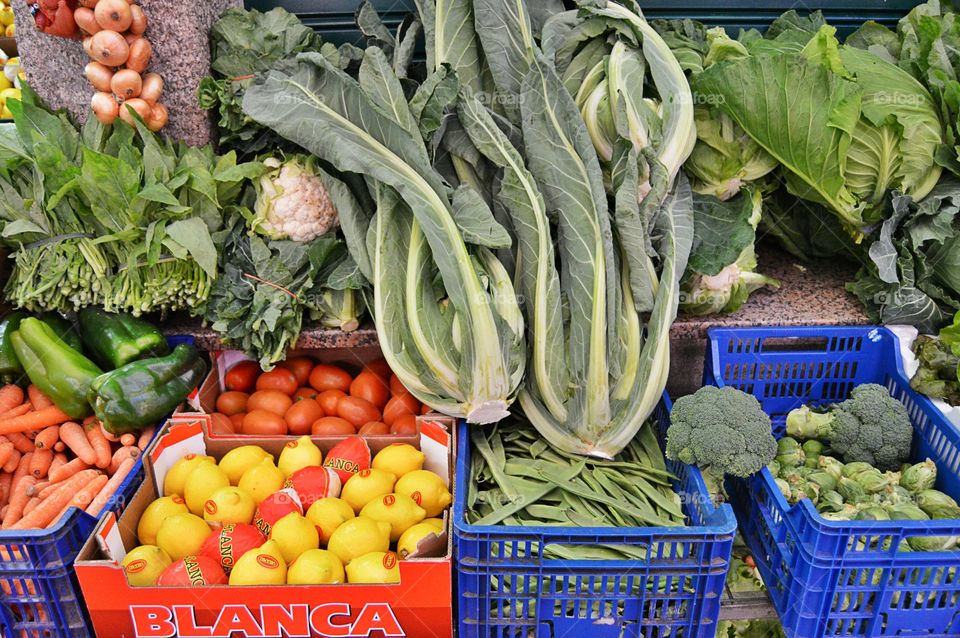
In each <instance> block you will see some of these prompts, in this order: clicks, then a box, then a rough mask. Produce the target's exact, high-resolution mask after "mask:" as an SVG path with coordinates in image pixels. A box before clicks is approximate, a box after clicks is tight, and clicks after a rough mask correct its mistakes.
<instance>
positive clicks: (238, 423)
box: [230, 412, 247, 432]
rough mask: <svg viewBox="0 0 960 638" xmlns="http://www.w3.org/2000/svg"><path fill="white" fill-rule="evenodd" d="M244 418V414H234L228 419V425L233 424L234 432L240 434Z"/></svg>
mask: <svg viewBox="0 0 960 638" xmlns="http://www.w3.org/2000/svg"><path fill="white" fill-rule="evenodd" d="M246 416H247V413H246V412H241V413H240V414H234V415H233V416H232V417H230V423H233V431H234V432H240V431H242V430H243V419H244V417H246Z"/></svg>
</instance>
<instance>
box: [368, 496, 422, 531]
mask: <svg viewBox="0 0 960 638" xmlns="http://www.w3.org/2000/svg"><path fill="white" fill-rule="evenodd" d="M426 515H427V512H426V510H424V509H423V508H422V507H420V506H419V505H417V504H416V503H415V502H414V501H413V499H412V498H410V497H409V496H404V495H403V494H387V495H386V496H384V497H382V498H378V499H374V500H372V501H370V502H369V503H367V504H366V505H364V506H363V509H362V510H360V516H368V517H370V518H372V519H374V520H377V521H383V522H385V523H390V542H392V543H395V542H397V541H398V540H400V535H401V534H403V533H404V532H405V531H407V529H408V528H409V527H411V526H413V525H416V524H417V523H419V522H420V521H422V520H423V517H424V516H426Z"/></svg>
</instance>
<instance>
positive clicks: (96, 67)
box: [83, 62, 113, 93]
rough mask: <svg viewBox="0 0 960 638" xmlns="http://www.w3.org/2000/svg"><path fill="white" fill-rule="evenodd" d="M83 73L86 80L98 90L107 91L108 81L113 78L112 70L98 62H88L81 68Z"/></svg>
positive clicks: (109, 89)
mask: <svg viewBox="0 0 960 638" xmlns="http://www.w3.org/2000/svg"><path fill="white" fill-rule="evenodd" d="M83 74H84V75H85V76H86V78H87V81H89V82H90V84H91V85H92V86H93V88H95V89H96V90H98V91H103V92H105V93H109V92H110V91H111V90H112V89H111V88H110V81H111V80H112V79H113V71H111V70H110V68H109V67H106V66H104V65H102V64H100V63H99V62H90V63H88V64H87V66H85V67H84V68H83Z"/></svg>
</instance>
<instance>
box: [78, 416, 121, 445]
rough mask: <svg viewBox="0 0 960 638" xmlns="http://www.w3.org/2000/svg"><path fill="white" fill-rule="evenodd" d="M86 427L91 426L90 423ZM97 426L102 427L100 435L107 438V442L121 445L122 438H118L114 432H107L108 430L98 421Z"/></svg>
mask: <svg viewBox="0 0 960 638" xmlns="http://www.w3.org/2000/svg"><path fill="white" fill-rule="evenodd" d="M84 425H89V424H88V423H84ZM97 425H99V427H100V433H101V434H103V438H105V439H106V440H108V441H110V442H111V443H119V442H120V437H119V436H117V435H116V434H114V433H113V432H110V431H109V430H107V428H105V427H103V424H102V423H100V422H99V421H97Z"/></svg>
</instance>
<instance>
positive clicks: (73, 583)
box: [0, 337, 194, 638]
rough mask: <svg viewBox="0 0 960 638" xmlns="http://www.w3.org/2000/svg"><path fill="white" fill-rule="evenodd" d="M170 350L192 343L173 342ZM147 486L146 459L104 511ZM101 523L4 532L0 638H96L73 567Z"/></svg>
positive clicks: (82, 516) (73, 521) (89, 519)
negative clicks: (92, 637)
mask: <svg viewBox="0 0 960 638" xmlns="http://www.w3.org/2000/svg"><path fill="white" fill-rule="evenodd" d="M168 341H169V343H170V345H171V346H175V345H177V344H179V343H190V344H192V343H193V342H194V339H193V337H170V338H169V339H168ZM143 480H144V469H143V460H142V457H141V458H138V459H137V461H136V463H135V465H134V466H133V469H132V470H131V471H130V474H129V475H127V477H126V479H124V481H123V483H121V485H120V487H119V488H118V489H117V492H116V494H114V495H113V496H112V497H111V498H110V500H109V501H108V503H107V505H106V507H104V510H103V515H104V516H105V515H106V513H107V512H114V513H117V514H119V513H120V512H122V511H123V510H124V508H125V507H126V505H127V502H128V501H129V500H130V498H131V497H132V496H133V495H134V494H135V493H136V491H137V490H138V489H139V488H140V484H141V483H143ZM96 524H97V519H96V518H94V517H93V516H90V515H89V514H87V513H85V512H83V511H82V510H80V509H77V508H73V509H70V510H69V511H68V513H67V514H66V515H64V516H63V517H62V518H61V519H60V520H59V521H57V522H56V523H54V524H53V525H52V526H51V527H49V528H47V529H41V530H13V531H10V530H5V531H0V630H2V631H0V635H2V636H3V638H19V637H20V636H44V637H45V638H83V637H84V636H93V632H92V630H91V629H90V621H89V617H88V614H87V608H86V604H85V603H84V600H83V596H82V595H81V593H80V586H79V584H78V583H77V577H76V573H75V572H74V569H73V564H74V561H75V559H76V557H77V554H78V553H79V552H80V549H81V548H82V547H83V545H84V543H86V542H87V538H88V537H89V536H90V534H91V533H92V532H93V530H94V528H95V527H96Z"/></svg>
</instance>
